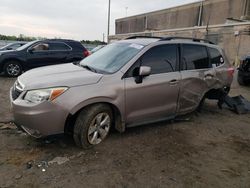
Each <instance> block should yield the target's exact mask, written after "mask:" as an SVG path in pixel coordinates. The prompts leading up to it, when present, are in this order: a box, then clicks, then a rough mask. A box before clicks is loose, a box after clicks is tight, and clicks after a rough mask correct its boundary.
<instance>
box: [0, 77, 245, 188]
mask: <svg viewBox="0 0 250 188" xmlns="http://www.w3.org/2000/svg"><path fill="white" fill-rule="evenodd" d="M13 82H14V79H7V78H3V77H0V86H1V92H0V121H2V122H3V121H9V120H11V119H12V117H11V113H10V112H9V101H8V90H9V88H10V86H11V85H12V84H13ZM238 94H242V95H243V96H245V97H246V98H248V99H249V100H250V88H249V87H248V88H247V87H239V86H238V85H237V84H236V83H234V85H233V87H232V91H231V95H238ZM6 126H7V127H6ZM0 129H1V130H0V146H1V150H0V187H25V188H26V187H223V188H224V187H250V114H247V115H237V114H234V113H233V112H230V111H229V110H227V109H223V110H220V109H218V108H217V105H216V102H212V101H206V103H205V106H204V109H203V111H202V112H201V113H193V114H190V115H188V116H187V119H186V121H179V122H178V121H177V122H164V123H159V124H150V125H146V126H142V127H136V128H130V129H128V130H127V131H126V132H125V133H123V134H119V133H116V132H114V133H112V134H111V135H110V136H109V138H108V139H107V140H106V141H105V142H104V143H103V144H101V145H100V146H97V147H96V148H94V149H91V150H81V149H79V148H77V147H76V146H75V145H74V143H73V141H72V140H71V139H70V138H66V137H62V138H57V139H55V140H54V141H53V142H48V141H44V140H34V139H32V138H30V137H29V136H27V135H26V134H24V133H22V132H20V131H18V130H17V129H15V127H14V126H12V125H11V124H3V123H1V124H0Z"/></svg>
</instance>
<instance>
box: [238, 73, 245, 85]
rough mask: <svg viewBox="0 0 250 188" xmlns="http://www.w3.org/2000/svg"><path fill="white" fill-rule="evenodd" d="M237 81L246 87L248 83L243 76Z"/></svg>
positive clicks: (239, 76)
mask: <svg viewBox="0 0 250 188" xmlns="http://www.w3.org/2000/svg"><path fill="white" fill-rule="evenodd" d="M237 80H238V83H239V84H240V85H241V86H244V85H246V82H245V80H244V77H243V76H241V75H239V74H238V77H237Z"/></svg>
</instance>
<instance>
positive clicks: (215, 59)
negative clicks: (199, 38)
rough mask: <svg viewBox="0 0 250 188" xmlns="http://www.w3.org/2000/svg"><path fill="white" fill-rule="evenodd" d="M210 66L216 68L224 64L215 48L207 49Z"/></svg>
mask: <svg viewBox="0 0 250 188" xmlns="http://www.w3.org/2000/svg"><path fill="white" fill-rule="evenodd" d="M208 51H209V54H210V58H211V64H212V65H216V67H218V66H220V65H222V64H223V63H224V58H223V56H222V55H221V53H220V52H219V51H218V50H217V49H215V48H208Z"/></svg>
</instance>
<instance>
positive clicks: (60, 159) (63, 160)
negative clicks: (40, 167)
mask: <svg viewBox="0 0 250 188" xmlns="http://www.w3.org/2000/svg"><path fill="white" fill-rule="evenodd" d="M68 161H69V158H68V157H55V158H54V159H53V160H51V161H49V162H48V164H49V165H51V164H54V163H57V164H58V165H61V164H63V163H66V162H68Z"/></svg>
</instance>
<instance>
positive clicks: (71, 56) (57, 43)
mask: <svg viewBox="0 0 250 188" xmlns="http://www.w3.org/2000/svg"><path fill="white" fill-rule="evenodd" d="M88 55H89V52H88V51H87V50H86V49H85V47H84V46H83V45H82V44H81V43H80V42H78V41H74V40H64V39H50V40H39V41H32V42H29V43H27V44H25V45H23V46H21V47H19V48H18V49H16V50H9V51H2V52H0V72H4V73H5V75H7V76H11V77H14V76H18V75H20V74H22V72H23V71H27V70H29V69H32V68H36V67H41V66H47V65H55V64H62V63H70V62H75V61H80V60H82V59H83V58H85V57H87V56H88Z"/></svg>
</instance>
